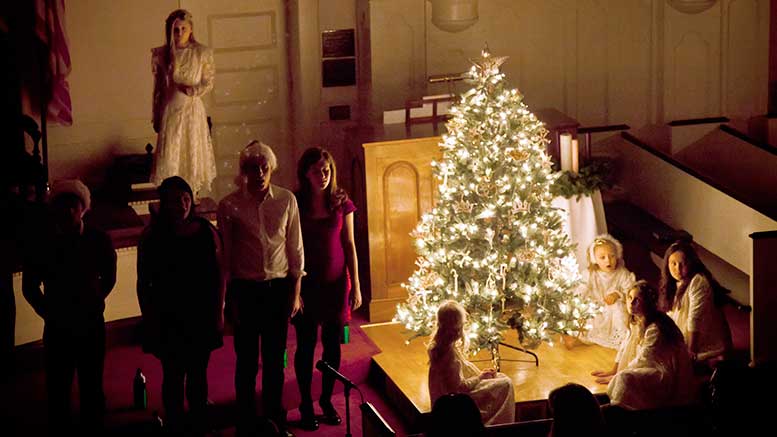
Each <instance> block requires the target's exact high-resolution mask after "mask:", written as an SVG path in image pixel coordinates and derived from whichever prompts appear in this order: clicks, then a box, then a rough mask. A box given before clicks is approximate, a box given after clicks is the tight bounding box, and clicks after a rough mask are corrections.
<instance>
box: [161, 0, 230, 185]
mask: <svg viewBox="0 0 777 437" xmlns="http://www.w3.org/2000/svg"><path fill="white" fill-rule="evenodd" d="M165 24H166V28H165V31H166V37H167V38H166V42H167V44H166V45H165V46H162V47H156V48H154V49H152V50H151V52H152V58H151V67H152V71H153V74H154V102H153V110H154V111H153V112H154V119H153V123H154V131H155V132H157V133H158V137H157V145H156V153H155V154H154V165H153V168H152V171H151V182H153V183H155V184H156V185H159V184H160V183H161V182H162V181H163V180H165V179H166V178H168V177H170V176H180V177H182V178H184V179H185V180H186V182H188V183H189V185H191V187H192V191H194V193H195V196H198V197H200V196H199V195H198V193H202V192H208V191H210V189H211V182H212V181H213V179H214V178H215V177H216V158H215V155H214V153H213V144H212V142H211V138H210V131H209V128H208V120H207V114H206V113H205V106H204V105H203V103H202V96H203V95H204V94H206V93H208V92H210V90H212V89H213V79H214V76H215V74H216V68H215V65H214V62H213V51H212V50H211V49H209V48H208V47H206V46H204V45H202V44H200V43H199V42H197V41H196V40H195V39H194V35H193V34H192V16H191V14H190V13H189V12H188V11H186V10H183V9H177V10H175V11H173V12H172V13H171V14H170V15H169V16H168V17H167V20H166V21H165Z"/></svg>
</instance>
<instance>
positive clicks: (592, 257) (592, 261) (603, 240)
mask: <svg viewBox="0 0 777 437" xmlns="http://www.w3.org/2000/svg"><path fill="white" fill-rule="evenodd" d="M605 244H609V245H611V246H612V247H613V248H614V249H615V256H616V257H618V265H617V266H615V268H616V269H617V268H621V267H623V266H624V265H625V263H624V261H623V245H622V244H621V242H620V241H618V240H617V239H615V237H613V236H612V235H610V234H599V235H597V236H596V238H594V241H592V242H591V245H590V246H588V252H587V257H588V260H587V261H588V270H590V271H595V270H599V265H597V264H596V254H595V253H594V250H595V249H596V248H597V247H601V246H603V245H605Z"/></svg>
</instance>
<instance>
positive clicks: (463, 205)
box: [453, 197, 475, 214]
mask: <svg viewBox="0 0 777 437" xmlns="http://www.w3.org/2000/svg"><path fill="white" fill-rule="evenodd" d="M474 207H475V204H473V203H471V202H467V201H466V200H464V199H463V197H462V199H461V200H459V201H457V202H456V203H454V204H453V211H454V212H455V213H456V214H462V213H463V214H469V213H471V212H472V209H473V208H474Z"/></svg>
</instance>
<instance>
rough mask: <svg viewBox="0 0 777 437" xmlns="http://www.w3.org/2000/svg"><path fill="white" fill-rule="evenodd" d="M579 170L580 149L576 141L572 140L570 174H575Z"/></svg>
mask: <svg viewBox="0 0 777 437" xmlns="http://www.w3.org/2000/svg"><path fill="white" fill-rule="evenodd" d="M579 170H580V148H579V147H578V145H577V139H574V140H572V172H573V173H575V174H577V172H578V171H579Z"/></svg>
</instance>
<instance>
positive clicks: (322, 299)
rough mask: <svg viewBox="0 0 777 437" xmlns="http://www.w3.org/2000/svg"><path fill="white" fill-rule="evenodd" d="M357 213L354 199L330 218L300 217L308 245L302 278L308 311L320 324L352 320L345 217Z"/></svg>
mask: <svg viewBox="0 0 777 437" xmlns="http://www.w3.org/2000/svg"><path fill="white" fill-rule="evenodd" d="M354 211H356V207H355V206H354V204H353V202H351V200H350V199H347V200H346V201H345V202H343V204H342V205H341V206H340V207H339V208H338V209H337V210H335V211H334V212H333V213H332V214H330V215H329V217H325V218H321V219H314V218H310V217H309V216H307V215H306V214H305V213H304V212H303V213H302V214H301V217H300V224H301V225H302V241H303V242H304V245H305V272H307V275H305V276H303V277H302V301H303V303H304V305H305V309H304V312H305V314H306V315H308V316H311V317H312V318H313V319H314V320H315V321H316V322H319V323H321V322H335V321H336V322H340V323H344V322H346V321H348V320H349V319H350V311H349V305H348V294H349V292H350V289H351V280H350V275H349V273H348V267H347V265H346V262H345V251H344V250H343V227H344V226H345V216H347V215H348V214H350V213H352V212H354Z"/></svg>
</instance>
